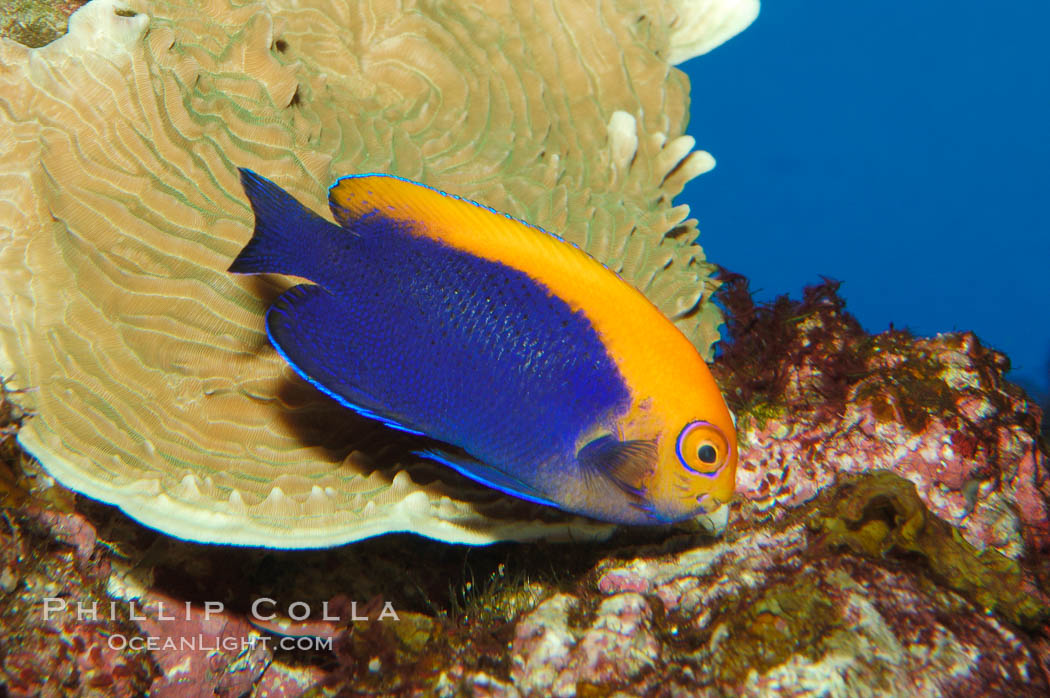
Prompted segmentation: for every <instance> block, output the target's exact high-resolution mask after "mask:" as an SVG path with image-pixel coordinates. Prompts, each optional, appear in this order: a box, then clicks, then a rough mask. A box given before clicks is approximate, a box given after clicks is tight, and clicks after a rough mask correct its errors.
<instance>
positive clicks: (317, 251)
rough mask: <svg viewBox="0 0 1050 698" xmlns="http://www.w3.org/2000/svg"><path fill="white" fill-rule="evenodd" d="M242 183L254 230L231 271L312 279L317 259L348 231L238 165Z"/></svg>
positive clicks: (313, 278) (263, 178) (315, 279)
mask: <svg viewBox="0 0 1050 698" xmlns="http://www.w3.org/2000/svg"><path fill="white" fill-rule="evenodd" d="M239 171H240V173H241V184H242V185H243V186H244V192H245V193H246V194H247V195H248V200H249V201H250V202H251V205H252V211H253V212H254V213H255V231H254V232H253V233H252V239H251V240H250V241H249V242H248V244H247V245H245V247H244V249H243V250H241V253H240V254H239V255H237V258H236V259H234V260H233V263H232V264H231V265H230V268H229V270H228V271H231V272H233V273H235V274H287V275H289V276H301V277H303V278H307V279H311V280H313V281H320V280H319V279H317V278H315V277H316V272H317V266H318V265H317V260H318V259H324V257H323V256H322V255H324V253H325V251H327V250H329V249H330V248H331V247H332V244H333V243H334V242H335V241H337V240H339V239H340V238H343V239H345V237H346V231H344V230H343V229H342V228H340V227H339V226H337V225H335V224H333V223H330V222H328V221H326V220H325V219H324V218H321V217H320V216H318V215H317V214H316V213H314V212H313V211H311V210H310V209H308V208H306V207H305V206H303V205H302V204H301V203H299V202H298V201H297V200H296V199H295V198H294V197H292V195H291V194H289V193H288V192H286V191H285V190H284V189H281V188H280V187H279V186H277V185H276V184H274V183H273V182H271V181H270V180H268V179H266V178H265V177H262V176H260V175H257V174H256V173H254V172H252V171H251V170H249V169H246V168H243V167H242V168H239Z"/></svg>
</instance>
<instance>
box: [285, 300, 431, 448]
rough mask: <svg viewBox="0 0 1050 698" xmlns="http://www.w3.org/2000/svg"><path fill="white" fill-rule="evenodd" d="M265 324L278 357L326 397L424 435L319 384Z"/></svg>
mask: <svg viewBox="0 0 1050 698" xmlns="http://www.w3.org/2000/svg"><path fill="white" fill-rule="evenodd" d="M273 308H274V306H270V308H269V309H268V310H267V311H266V314H267V315H269V314H270V311H271V310H273ZM265 325H266V337H267V338H268V339H269V340H270V344H271V345H272V346H273V348H274V349H276V350H277V353H278V354H279V355H280V357H281V358H282V359H284V362H285V363H286V364H288V365H289V366H291V367H292V369H293V370H294V371H295V372H296V373H298V374H299V377H300V378H302V379H303V380H305V381H306V382H307V383H309V384H310V385H312V386H313V387H315V388H317V389H318V390H320V391H321V392H322V393H324V394H325V395H327V396H328V397H330V398H332V399H333V400H335V401H336V402H338V403H339V404H340V405H342V406H343V407H347V408H349V409H351V410H353V411H354V412H356V413H358V414H359V415H361V416H362V417H367V418H368V419H374V420H375V421H377V422H379V423H381V424H384V425H386V426H388V427H390V428H391V429H397V430H398V431H403V432H406V433H408V434H415V435H417V436H426V434H424V433H423V432H421V431H419V430H417V429H412V428H410V427H406V426H405V425H404V424H401V423H399V422H395V421H394V420H392V419H389V418H387V417H384V416H382V415H380V414H376V413H375V412H373V411H372V410H370V409H368V408H366V407H362V406H361V405H358V404H356V403H353V402H350V401H349V400H347V399H346V398H345V397H343V396H342V395H340V394H338V393H336V392H334V391H332V390H330V389H329V388H327V387H325V386H324V385H321V384H320V383H318V382H317V381H315V380H314V379H313V378H311V377H310V376H308V375H307V374H306V372H305V371H303V370H302V369H301V368H299V366H298V365H297V364H296V363H295V362H294V361H292V359H291V357H289V356H288V354H286V353H284V349H281V345H280V344H278V343H277V341H276V340H275V339H274V337H273V334H271V333H270V323H269V322H267V323H265Z"/></svg>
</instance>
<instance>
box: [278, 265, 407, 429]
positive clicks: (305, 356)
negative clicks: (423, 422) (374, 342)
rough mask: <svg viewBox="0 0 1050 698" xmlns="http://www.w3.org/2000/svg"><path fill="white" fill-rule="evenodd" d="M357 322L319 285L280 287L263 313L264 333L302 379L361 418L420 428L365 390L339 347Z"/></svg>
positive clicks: (353, 367)
mask: <svg viewBox="0 0 1050 698" xmlns="http://www.w3.org/2000/svg"><path fill="white" fill-rule="evenodd" d="M357 324H358V323H356V322H354V320H353V318H348V317H346V316H345V308H344V307H343V306H341V305H340V303H339V302H338V300H337V299H336V297H335V296H333V295H332V294H331V293H329V292H328V291H326V290H325V289H324V288H322V287H320V286H315V285H312V284H300V285H298V286H293V287H292V288H290V289H288V290H287V291H285V292H284V293H283V294H282V295H281V296H280V297H279V298H278V299H277V301H276V302H275V303H274V304H273V305H272V306H271V307H270V309H269V311H268V312H267V313H266V333H267V334H268V335H269V337H270V343H271V344H273V346H274V348H275V349H276V350H277V353H278V354H280V355H281V357H282V358H283V359H284V360H285V361H286V362H288V364H289V365H290V366H291V367H292V368H293V369H295V372H296V373H298V374H299V375H300V376H301V377H302V378H303V379H304V380H306V381H307V382H308V383H310V384H311V385H313V386H314V387H315V388H317V389H318V390H320V391H321V392H323V393H325V394H326V395H328V396H329V397H331V398H333V399H335V400H336V401H338V402H339V403H340V404H342V405H343V406H344V407H348V408H350V409H351V410H353V411H354V412H357V413H358V414H360V415H361V416H363V417H367V418H369V419H374V420H376V421H378V422H381V423H382V424H385V425H386V426H388V427H390V428H392V429H397V430H399V431H404V432H408V433H409V434H422V433H423V432H422V431H420V430H419V429H417V428H415V426H414V425H411V424H410V420H409V419H407V418H406V417H405V416H404V415H401V414H398V413H396V412H395V411H393V410H391V409H389V408H388V407H386V406H385V405H384V404H383V402H382V401H380V400H376V399H375V398H374V397H372V396H371V395H370V394H369V390H368V385H367V383H366V382H365V381H364V379H363V378H362V376H361V375H360V373H359V372H355V370H354V369H355V367H356V366H357V365H358V364H359V363H360V362H359V361H354V360H351V359H348V358H347V355H346V354H345V348H346V347H347V346H348V345H349V339H348V338H351V337H353V334H352V330H353V328H354V327H355V326H356V325H357Z"/></svg>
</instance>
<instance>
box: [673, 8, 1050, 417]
mask: <svg viewBox="0 0 1050 698" xmlns="http://www.w3.org/2000/svg"><path fill="white" fill-rule="evenodd" d="M1048 26H1050V3H1048V2H1045V1H1041V0H1040V1H1033V0H1028V1H1024V2H1017V3H989V2H987V1H981V0H955V1H953V2H948V1H947V0H926V1H925V2H921V3H885V2H873V1H871V0H852V1H851V2H842V0H807V1H806V2H802V1H801V0H779V1H778V2H766V3H763V7H762V13H761V15H760V16H759V18H758V20H757V21H756V22H755V24H753V25H752V26H751V27H750V28H748V29H747V30H746V31H744V33H742V34H741V35H739V36H737V37H736V38H734V39H732V40H731V41H729V43H727V44H725V45H724V46H721V47H719V48H717V49H715V50H714V51H713V52H712V53H710V54H707V55H706V56H701V57H699V58H695V59H693V60H691V61H689V62H687V63H686V64H684V65H683V66H681V67H682V68H683V69H684V70H685V71H686V72H687V73H688V74H689V76H690V79H691V80H692V83H693V92H692V98H693V102H692V119H691V122H690V126H689V133H690V134H692V135H693V136H695V137H696V139H697V145H698V147H700V148H703V149H705V150H709V151H710V152H711V153H712V154H713V155H714V156H715V158H716V159H717V160H718V166H717V167H716V168H715V170H714V171H713V172H711V173H709V174H705V175H703V176H701V177H699V178H697V179H696V180H694V181H693V182H692V183H691V184H690V185H689V186H688V187H687V189H686V191H685V192H684V193H683V194H682V196H681V197H680V198H679V199H678V202H679V203H682V202H684V203H688V204H689V205H690V207H691V208H692V210H693V215H694V216H695V217H697V218H698V219H699V221H700V230H701V237H700V243H701V244H702V245H703V247H704V250H705V251H706V253H707V255H708V257H709V258H710V259H711V260H712V261H715V262H717V263H719V264H722V265H724V266H726V267H728V268H730V269H732V270H734V271H737V272H740V273H743V274H745V275H746V276H748V277H749V278H750V279H751V281H752V288H753V289H755V290H757V291H758V297H759V298H761V299H768V298H772V297H774V296H776V295H779V294H782V293H791V294H792V295H795V296H798V294H799V292H800V290H801V288H802V286H803V285H805V284H809V283H814V282H816V281H819V276H820V275H822V274H823V275H827V276H830V277H832V278H836V279H839V280H842V281H844V283H843V285H842V288H841V292H842V295H843V296H844V297H845V298H846V300H847V309H848V310H850V311H852V312H853V313H854V314H855V315H856V316H857V317H858V319H859V320H860V321H861V323H863V325H864V326H865V328H867V329H868V330H869V331H881V330H883V329H886V328H887V327H888V326H889V324H890V323H891V322H892V323H893V324H894V326H896V327H908V328H910V329H911V330H912V331H914V332H915V333H917V334H921V335H932V334H934V333H937V332H946V331H952V330H973V331H975V332H976V333H977V334H978V336H979V337H980V338H981V339H982V340H984V341H985V343H987V344H990V345H991V346H994V347H996V348H998V349H1000V350H1002V351H1005V352H1006V353H1007V354H1008V355H1009V357H1010V359H1011V361H1012V363H1013V366H1014V370H1013V372H1012V373H1011V378H1012V379H1013V380H1015V381H1017V382H1019V383H1021V384H1022V385H1024V386H1025V387H1026V388H1028V390H1029V392H1030V393H1033V394H1034V395H1035V396H1036V397H1038V398H1040V399H1041V400H1042V401H1044V403H1045V401H1046V399H1047V393H1048V392H1050V42H1048V41H1047V39H1046V29H1047V27H1048Z"/></svg>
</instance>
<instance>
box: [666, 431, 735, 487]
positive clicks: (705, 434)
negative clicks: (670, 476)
mask: <svg viewBox="0 0 1050 698" xmlns="http://www.w3.org/2000/svg"><path fill="white" fill-rule="evenodd" d="M676 450H677V453H678V460H679V461H680V462H681V463H682V465H683V466H685V468H686V470H689V471H691V472H694V473H698V474H700V475H713V474H715V473H717V472H718V471H719V470H721V468H722V466H723V465H724V464H725V462H726V458H727V456H728V454H729V442H728V440H727V439H726V437H725V435H724V434H723V433H722V430H721V429H719V428H718V427H717V426H715V425H714V424H711V423H710V422H690V423H689V424H687V425H685V428H684V429H682V431H681V433H680V434H679V435H678V444H677V449H676Z"/></svg>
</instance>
